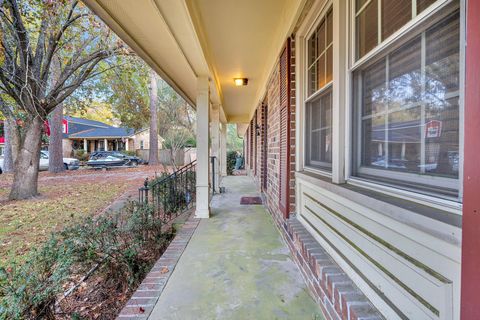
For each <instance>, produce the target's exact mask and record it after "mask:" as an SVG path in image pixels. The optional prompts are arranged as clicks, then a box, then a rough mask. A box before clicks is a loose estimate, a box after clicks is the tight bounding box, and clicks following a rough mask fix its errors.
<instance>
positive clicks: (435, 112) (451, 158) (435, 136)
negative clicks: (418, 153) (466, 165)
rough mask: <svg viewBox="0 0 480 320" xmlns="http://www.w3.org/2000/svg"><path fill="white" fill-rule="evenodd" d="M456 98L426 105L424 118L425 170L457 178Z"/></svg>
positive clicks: (457, 121)
mask: <svg viewBox="0 0 480 320" xmlns="http://www.w3.org/2000/svg"><path fill="white" fill-rule="evenodd" d="M458 110H459V107H458V98H452V99H449V100H445V101H443V103H442V104H441V105H440V104H436V105H428V107H427V112H426V120H425V142H426V148H425V172H426V173H428V174H431V175H440V176H448V177H453V178H458V165H459V158H460V157H459V113H458V112H459V111H458Z"/></svg>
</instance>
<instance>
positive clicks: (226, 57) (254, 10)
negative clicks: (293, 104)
mask: <svg viewBox="0 0 480 320" xmlns="http://www.w3.org/2000/svg"><path fill="white" fill-rule="evenodd" d="M186 1H187V4H188V8H189V10H190V12H191V17H192V20H193V22H194V25H195V28H196V29H197V34H198V35H199V37H200V42H201V44H202V47H203V50H204V53H205V57H206V59H207V61H208V63H209V66H210V69H211V70H212V71H213V74H214V76H215V80H216V81H217V82H218V84H219V87H220V90H221V97H222V100H223V107H224V109H225V113H226V116H227V119H228V121H229V122H236V123H242V122H243V123H246V122H248V121H249V120H250V118H251V116H252V115H253V112H254V110H255V109H256V107H257V106H258V104H259V103H260V102H261V100H262V98H263V96H264V95H265V89H266V85H267V81H268V78H269V76H270V74H271V72H272V70H273V67H274V66H275V64H276V62H277V60H278V56H279V54H280V52H281V49H282V46H283V45H284V43H285V40H286V38H287V37H288V36H289V32H291V30H292V29H293V26H294V23H295V21H296V19H297V17H298V15H299V14H300V11H301V9H302V7H303V4H304V1H303V0H260V1H259V0H242V1H237V0H186ZM239 77H245V78H248V85H247V86H245V87H236V86H235V85H234V83H233V78H239Z"/></svg>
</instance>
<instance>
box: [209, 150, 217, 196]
mask: <svg viewBox="0 0 480 320" xmlns="http://www.w3.org/2000/svg"><path fill="white" fill-rule="evenodd" d="M216 161H217V157H215V156H210V172H211V176H210V190H211V192H212V194H215V190H216V183H217V182H218V181H215V180H216V179H215V163H216Z"/></svg>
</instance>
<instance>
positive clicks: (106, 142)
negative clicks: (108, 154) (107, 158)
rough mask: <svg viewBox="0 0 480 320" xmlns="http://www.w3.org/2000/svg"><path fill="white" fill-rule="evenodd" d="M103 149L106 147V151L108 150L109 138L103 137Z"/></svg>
mask: <svg viewBox="0 0 480 320" xmlns="http://www.w3.org/2000/svg"><path fill="white" fill-rule="evenodd" d="M103 149H105V151H108V141H107V139H103Z"/></svg>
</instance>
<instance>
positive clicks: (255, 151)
mask: <svg viewBox="0 0 480 320" xmlns="http://www.w3.org/2000/svg"><path fill="white" fill-rule="evenodd" d="M254 119H255V121H254V123H253V136H254V139H255V140H254V150H253V152H254V155H253V157H254V160H253V165H254V174H255V177H256V176H257V167H258V163H257V156H258V155H257V154H258V136H257V121H258V119H257V110H255V117H254Z"/></svg>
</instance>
